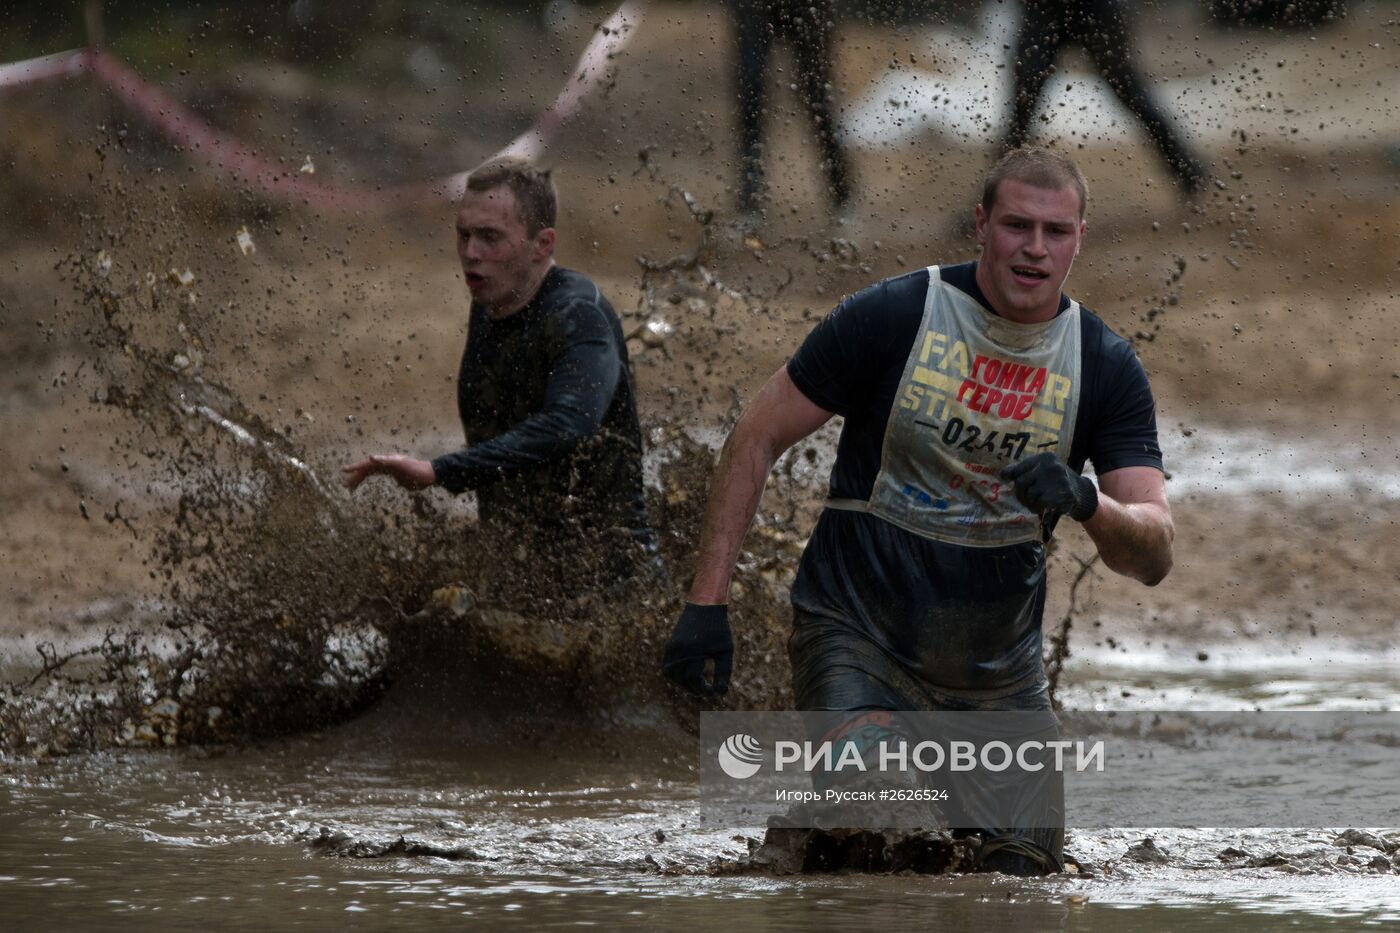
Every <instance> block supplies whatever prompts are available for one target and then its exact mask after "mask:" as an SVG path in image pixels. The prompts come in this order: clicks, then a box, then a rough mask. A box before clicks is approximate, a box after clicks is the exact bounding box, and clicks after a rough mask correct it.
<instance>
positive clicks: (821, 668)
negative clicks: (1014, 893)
mask: <svg viewBox="0 0 1400 933" xmlns="http://www.w3.org/2000/svg"><path fill="white" fill-rule="evenodd" d="M796 616H797V618H796V619H795V625H794V629H793V633H792V636H791V638H789V640H788V657H789V658H790V660H791V661H792V677H793V685H792V686H793V694H794V696H795V698H796V701H797V708H798V709H799V710H826V711H833V712H836V711H856V710H889V711H900V710H909V711H930V712H979V711H1017V712H1037V711H1049V710H1050V709H1051V706H1050V696H1049V692H1048V690H1047V687H1046V683H1045V680H1044V678H1036V679H1034V680H1032V681H1031V682H1030V683H1027V684H1024V685H1019V686H1015V685H1013V688H1012V689H1011V692H1009V693H1008V692H1005V691H984V692H983V695H975V694H973V695H970V694H968V693H964V692H948V691H945V690H940V689H939V688H937V687H936V686H934V685H932V684H929V683H926V682H923V681H921V680H920V679H918V678H917V677H915V676H914V675H913V674H912V673H911V672H910V671H909V670H908V668H906V667H904V666H903V665H901V664H900V663H899V662H898V661H897V660H896V659H894V658H891V657H890V656H889V655H888V654H887V653H886V652H885V651H884V650H883V649H882V648H880V647H879V646H878V645H876V644H875V643H874V642H872V641H870V640H869V639H867V638H865V637H863V636H862V635H861V634H860V633H859V632H858V631H856V630H855V629H853V628H851V627H849V626H846V625H844V624H842V623H840V622H836V621H834V620H832V619H829V618H824V617H820V616H814V615H810V614H807V613H803V612H801V611H800V610H797V612H796ZM894 722H896V723H897V720H894ZM893 729H894V731H895V732H896V733H897V735H896V737H898V738H903V737H904V736H903V735H901V734H898V726H897V725H896V726H894V727H893ZM861 731H862V732H863V735H864V738H863V739H862V741H863V742H867V743H869V744H870V745H872V746H875V745H877V744H878V740H879V739H880V738H883V737H884V736H878V735H876V734H875V733H876V732H878V730H874V731H872V730H871V729H869V728H865V729H862V730H861ZM1057 734H1058V733H1056V735H1057ZM1050 737H1054V736H1050ZM812 738H813V739H814V740H820V739H821V738H822V737H821V736H813V737H812ZM1028 738H1029V736H1028ZM1035 738H1041V739H1044V738H1046V736H1041V735H1037V736H1035ZM1003 777H1005V778H1006V781H1005V783H1002V784H1000V785H999V786H993V785H989V784H987V783H986V780H987V779H986V777H985V775H984V776H983V777H982V778H980V779H979V780H980V781H981V782H982V783H981V784H980V785H979V786H978V787H976V788H970V789H965V790H964V791H963V793H962V794H961V799H963V800H964V801H967V800H969V799H970V798H976V797H982V798H983V799H986V798H988V797H995V798H996V799H997V800H998V802H999V806H998V809H999V810H1000V811H1001V812H1005V811H1006V810H1007V806H1006V801H1007V800H1008V799H1011V800H1012V801H1013V804H1012V806H1011V807H1010V809H1011V810H1012V811H1013V812H1016V813H1018V814H1024V815H1025V820H1024V822H1022V821H1021V820H1017V821H1016V822H1017V823H1021V825H1023V826H1030V827H1037V828H1025V829H1023V828H1017V827H1016V826H995V825H986V826H976V827H967V828H962V829H958V830H956V832H955V834H957V835H970V834H973V833H975V834H977V835H978V836H980V837H981V839H982V847H981V850H980V851H981V856H980V859H979V864H980V865H981V867H984V868H986V869H987V870H997V871H1004V872H1006V873H1008V874H1019V875H1034V874H1044V873H1047V872H1053V871H1060V870H1062V869H1063V861H1062V856H1063V850H1064V829H1063V828H1048V827H1052V826H1054V827H1063V823H1064V785H1063V777H1062V775H1061V774H1060V773H1059V772H1058V771H1056V770H1054V769H1053V768H1046V769H1044V770H1042V771H1039V772H1037V773H1035V774H1034V775H1029V776H1028V775H1025V774H1021V773H1015V774H1013V773H1011V772H1006V773H1005V774H1004V775H1003ZM993 780H994V781H995V780H996V779H995V778H994V779H993ZM1006 795H1013V796H1012V797H1010V798H1008V797H1007V796H1006ZM974 809H975V808H974Z"/></svg>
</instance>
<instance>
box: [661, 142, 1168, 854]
mask: <svg viewBox="0 0 1400 933" xmlns="http://www.w3.org/2000/svg"><path fill="white" fill-rule="evenodd" d="M993 175H994V182H993V183H991V184H989V185H988V186H987V188H986V190H985V193H984V195H983V202H984V203H983V204H982V205H978V207H977V210H976V218H977V241H978V243H979V244H980V245H981V255H980V258H978V259H977V260H974V261H972V262H964V263H960V264H957V265H951V266H929V267H928V268H926V269H920V270H919V271H917V272H911V273H908V274H906V275H901V276H897V277H895V278H891V279H886V280H885V281H883V282H880V283H878V284H876V285H874V286H872V287H870V288H867V289H865V290H864V291H862V292H859V293H857V294H855V295H853V296H851V297H850V298H847V299H846V300H845V301H843V302H842V303H841V304H840V305H839V306H838V307H837V308H836V310H835V311H833V312H832V313H831V314H830V315H828V316H827V318H826V319H825V320H824V321H823V322H822V323H821V324H819V325H818V326H817V328H816V329H815V330H813V331H812V333H811V334H810V335H808V337H807V339H806V340H805V341H804V343H803V344H802V346H801V347H799V348H798V350H797V353H796V354H795V355H794V356H793V358H792V359H791V360H790V361H789V362H788V363H787V365H786V366H784V367H783V368H781V369H779V370H778V371H777V372H776V373H774V375H773V376H772V377H771V378H770V379H769V380H768V383H767V384H766V385H765V386H764V387H763V388H762V390H760V391H759V393H758V395H757V397H755V399H754V400H753V402H752V403H751V404H750V405H749V407H748V409H747V410H746V411H745V412H744V414H743V416H742V417H741V418H740V419H739V421H738V423H737V424H736V425H735V427H734V430H733V431H732V432H731V434H730V435H729V438H728V440H727V441H726V442H725V445H724V450H723V453H722V455H721V457H720V463H719V466H718V468H717V469H716V472H715V477H714V480H713V483H712V486H711V493H710V500H709V504H708V506H707V509H706V513H705V524H704V530H703V532H702V538H701V542H700V553H699V558H698V561H697V564H696V571H695V577H694V580H693V582H692V583H691V586H690V591H689V596H688V602H687V605H686V607H685V609H684V611H683V612H682V614H681V616H680V618H679V620H678V621H677V623H676V628H675V632H674V634H673V635H672V638H671V641H670V643H669V644H668V645H667V648H666V652H665V657H664V659H663V672H664V673H665V674H666V676H667V677H669V678H670V679H671V680H673V681H674V682H676V683H677V684H679V685H680V686H682V687H684V688H686V689H688V690H690V691H692V692H694V693H697V694H700V695H708V696H713V695H716V694H721V693H724V692H725V690H726V689H727V687H728V683H729V678H730V673H731V667H732V659H733V639H732V636H731V633H730V630H729V622H728V612H727V608H726V603H727V601H728V590H729V580H730V576H731V574H732V572H733V569H734V563H735V560H736V558H737V555H738V553H739V548H740V545H741V543H742V541H743V538H744V535H745V532H746V530H747V529H748V527H749V523H750V522H751V521H752V519H753V516H754V513H755V511H756V509H757V507H758V503H759V499H760V497H761V495H762V493H763V487H764V484H765V482H766V480H767V477H768V473H769V472H770V471H771V470H772V468H773V465H774V463H775V462H776V459H777V457H778V456H779V455H780V454H781V453H782V452H783V451H784V450H786V449H787V448H788V447H790V446H791V445H792V444H793V443H795V442H796V441H798V440H800V439H801V438H803V437H806V436H807V435H809V434H811V433H812V432H813V431H815V430H816V429H817V428H819V427H820V426H821V425H822V424H824V423H826V421H827V420H828V419H830V418H831V417H832V416H833V415H838V414H839V415H841V416H842V417H843V418H844V419H845V423H844V425H843V427H842V431H841V438H840V442H839V445H838V447H837V452H836V462H835V465H834V466H833V469H832V473H831V481H830V490H829V498H828V499H827V502H826V508H825V509H824V510H823V511H822V514H821V517H820V519H819V520H818V521H817V524H816V527H815V529H814V530H813V532H812V535H811V537H810V539H809V540H808V543H807V546H806V549H805V551H804V553H803V555H802V561H801V564H800V565H799V567H798V570H797V577H796V580H795V581H794V583H793V587H792V604H793V610H794V625H793V633H792V637H791V638H790V640H789V642H788V650H789V656H790V659H791V661H792V668H793V692H794V694H795V696H796V699H797V705H798V708H799V709H802V710H825V711H847V710H896V711H897V710H934V711H963V710H966V711H973V710H1004V711H1016V710H1026V711H1038V710H1049V709H1050V698H1049V695H1048V692H1047V687H1046V678H1045V670H1044V664H1043V661H1042V658H1041V630H1040V627H1041V616H1042V613H1043V611H1044V605H1045V547H1044V546H1045V543H1046V542H1047V541H1048V540H1049V538H1050V535H1051V533H1052V531H1053V529H1054V527H1055V525H1056V522H1057V521H1059V520H1061V519H1062V518H1064V517H1068V518H1069V519H1071V520H1073V521H1077V522H1079V523H1081V524H1082V525H1083V527H1084V530H1085V531H1086V532H1088V534H1089V537H1090V538H1091V539H1092V540H1093V542H1094V544H1095V546H1096V547H1097V548H1098V551H1099V554H1100V555H1101V556H1102V558H1103V561H1104V563H1105V564H1106V565H1107V566H1108V567H1109V568H1110V569H1112V570H1114V571H1116V572H1118V573H1121V574H1125V575H1127V576H1129V577H1132V578H1134V579H1137V580H1139V581H1141V582H1142V583H1144V584H1146V585H1148V586H1152V585H1155V584H1156V583H1158V582H1159V581H1160V580H1161V579H1162V578H1163V577H1164V576H1166V574H1167V572H1168V571H1169V569H1170V568H1171V563H1172V555H1171V542H1172V535H1173V530H1172V520H1171V513H1170V510H1169V508H1168V505H1167V497H1166V488H1165V483H1164V475H1163V472H1162V455H1161V451H1160V449H1159V447H1158V443H1157V428H1156V416H1155V411H1154V404H1153V400H1152V392H1151V389H1150V387H1149V386H1148V382H1147V375H1146V373H1145V372H1144V371H1143V368H1142V364H1141V363H1140V362H1139V361H1138V359H1137V356H1136V355H1135V354H1134V352H1133V348H1132V346H1131V345H1130V344H1129V343H1128V342H1127V341H1125V340H1123V339H1122V338H1121V337H1119V336H1117V335H1116V334H1114V333H1113V332H1112V331H1110V330H1109V329H1108V327H1107V326H1106V325H1105V324H1104V323H1103V321H1101V320H1100V319H1099V318H1098V317H1097V316H1096V315H1094V314H1093V313H1092V312H1090V311H1089V310H1088V309H1087V308H1082V307H1081V306H1080V305H1079V303H1078V302H1076V301H1073V300H1071V299H1070V298H1068V297H1067V296H1065V295H1064V294H1063V293H1062V291H1061V288H1062V286H1063V285H1064V282H1065V280H1066V279H1067V278H1068V276H1069V273H1070V268H1071V266H1072V265H1073V263H1074V259H1075V258H1076V257H1077V256H1078V255H1079V250H1080V246H1081V245H1082V244H1083V242H1084V234H1085V230H1086V229H1087V228H1086V224H1085V221H1084V219H1083V214H1084V207H1085V205H1084V197H1085V194H1086V191H1087V188H1086V186H1085V185H1084V184H1083V176H1082V175H1080V174H1079V172H1078V169H1077V168H1074V167H1073V163H1072V162H1069V160H1068V159H1065V158H1064V157H1063V156H1060V155H1058V154H1055V153H1050V152H1046V151H1044V150H1018V151H1015V152H1012V153H1009V154H1008V155H1007V156H1006V157H1005V158H1004V159H1002V161H1001V162H999V163H998V165H997V168H996V169H995V170H994V173H993ZM1086 462H1092V463H1093V465H1094V470H1095V472H1096V473H1097V475H1098V483H1097V485H1095V483H1094V482H1093V481H1092V480H1090V479H1088V478H1086V477H1084V476H1082V475H1080V473H1081V470H1082V469H1083V467H1084V465H1085V463H1086ZM709 664H713V673H712V674H708V675H707V671H706V667H707V665H709ZM1046 799H1049V795H1046ZM1035 825H1036V826H1038V827H1042V828H1041V829H1036V830H1032V831H1028V830H1018V829H1015V828H1014V827H1012V828H1008V827H984V828H983V829H984V830H985V832H984V836H985V837H986V838H985V839H984V845H983V848H982V851H983V853H984V854H985V855H987V859H986V860H985V862H984V864H985V865H987V866H988V867H996V868H999V869H1003V870H1009V871H1015V872H1018V873H1026V872H1034V871H1046V870H1054V869H1056V868H1057V867H1058V866H1059V865H1060V849H1061V845H1062V839H1063V832H1062V831H1060V832H1056V831H1053V830H1050V829H1046V828H1044V827H1049V826H1052V825H1053V822H1051V819H1050V817H1049V816H1047V817H1046V818H1045V821H1043V822H1038V823H1036V824H1035Z"/></svg>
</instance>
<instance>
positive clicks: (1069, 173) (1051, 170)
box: [982, 147, 1089, 220]
mask: <svg viewBox="0 0 1400 933" xmlns="http://www.w3.org/2000/svg"><path fill="white" fill-rule="evenodd" d="M1008 178H1010V179H1013V180H1015V181H1019V182H1024V183H1025V184H1028V185H1031V186H1032V187H1035V188H1050V189H1056V188H1073V189H1074V191H1075V193H1076V194H1078V195H1079V219H1080V220H1083V219H1084V211H1085V209H1087V208H1088V206H1089V183H1088V182H1087V181H1085V180H1084V173H1083V172H1081V171H1080V170H1079V166H1077V165H1075V164H1074V161H1073V160H1072V159H1070V157H1069V156H1067V155H1064V154H1062V153H1059V152H1054V151H1053V150H1050V149H1041V148H1039V147H1034V148H1027V149H1012V150H1011V151H1009V152H1007V153H1006V155H1004V156H1002V157H1001V158H1000V159H998V160H997V164H996V165H994V166H992V170H991V171H990V172H988V173H987V178H986V180H985V181H984V182H983V183H982V210H983V211H984V212H985V213H987V214H991V212H992V206H993V205H995V204H996V202H997V188H998V187H999V186H1000V185H1001V183H1002V182H1003V181H1006V180H1007V179H1008Z"/></svg>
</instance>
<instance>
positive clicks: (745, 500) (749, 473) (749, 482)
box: [688, 418, 782, 605]
mask: <svg viewBox="0 0 1400 933" xmlns="http://www.w3.org/2000/svg"><path fill="white" fill-rule="evenodd" d="M781 452H782V451H779V450H775V449H774V448H773V445H772V444H771V442H769V441H768V440H767V439H766V438H764V437H763V436H761V432H759V431H758V430H757V429H756V426H755V425H754V424H752V423H751V422H749V421H748V420H746V419H744V418H741V419H739V423H738V424H737V425H735V426H734V430H733V432H731V433H730V435H729V439H728V440H726V441H725V442H724V450H723V451H722V452H721V453H720V458H719V466H718V467H716V468H715V475H714V478H713V479H712V480H711V482H710V499H709V503H708V504H707V505H706V506H705V522H704V526H703V529H702V531H701V533H700V554H699V557H698V559H697V561H696V565H695V579H694V581H693V582H692V583H691V585H690V595H689V597H688V598H689V600H690V601H691V602H693V603H700V604H702V605H711V604H717V603H724V602H728V601H729V578H730V577H731V576H732V575H733V573H734V563H735V561H736V560H738V557H739V548H740V547H741V546H742V545H743V543H744V535H745V534H747V533H748V530H749V525H750V524H751V523H752V522H753V517H754V515H755V514H757V512H758V503H759V501H760V500H761V499H762V498H763V487H764V486H765V485H766V484H767V482H768V474H769V473H771V472H772V470H773V464H774V463H776V462H777V459H778V455H779V454H780V453H781Z"/></svg>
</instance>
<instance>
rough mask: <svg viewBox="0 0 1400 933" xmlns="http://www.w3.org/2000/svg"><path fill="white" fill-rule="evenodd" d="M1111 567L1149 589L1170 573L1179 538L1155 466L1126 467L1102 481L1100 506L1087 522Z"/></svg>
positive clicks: (1106, 563) (1103, 556)
mask: <svg viewBox="0 0 1400 933" xmlns="http://www.w3.org/2000/svg"><path fill="white" fill-rule="evenodd" d="M1084 530H1085V531H1087V532H1088V533H1089V537H1090V538H1092V539H1093V541H1094V545H1095V546H1096V547H1097V548H1098V551H1099V556H1100V557H1102V558H1103V562H1104V564H1105V565H1106V566H1107V567H1108V569H1110V570H1112V571H1114V572H1116V573H1121V574H1123V575H1124V576H1127V577H1132V578H1133V579H1134V580H1137V581H1139V582H1140V583H1145V584H1147V585H1148V586H1156V585H1157V584H1158V583H1161V582H1162V580H1163V579H1164V578H1165V577H1166V575H1167V574H1168V572H1170V571H1171V569H1172V539H1173V538H1174V537H1175V535H1176V529H1175V526H1174V525H1173V524H1172V513H1171V508H1170V506H1168V505H1167V484H1166V478H1165V477H1164V476H1163V475H1162V471H1161V470H1158V469H1156V468H1155V467H1145V466H1137V467H1123V468H1122V469H1118V470H1112V471H1110V472H1108V473H1105V474H1104V475H1102V476H1100V477H1099V506H1098V508H1097V509H1095V510H1094V514H1093V515H1091V516H1090V517H1089V518H1088V519H1087V520H1085V522H1084Z"/></svg>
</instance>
